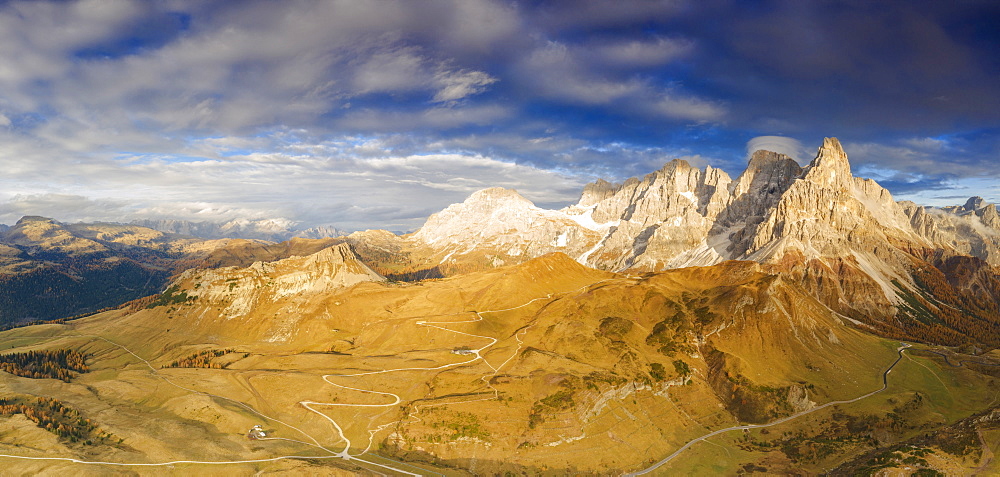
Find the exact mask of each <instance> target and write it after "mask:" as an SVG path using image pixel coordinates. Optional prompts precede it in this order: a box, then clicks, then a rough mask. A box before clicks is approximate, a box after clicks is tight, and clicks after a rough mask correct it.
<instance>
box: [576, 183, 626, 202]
mask: <svg viewBox="0 0 1000 477" xmlns="http://www.w3.org/2000/svg"><path fill="white" fill-rule="evenodd" d="M617 190H618V186H616V185H614V184H612V183H610V182H608V181H606V180H604V179H597V180H596V181H594V182H591V183H590V184H587V185H585V186H583V193H582V194H581V195H580V202H579V203H578V205H580V206H581V207H590V206H592V205H594V204H596V203H598V202H600V201H602V200H604V199H607V198H608V197H611V196H613V195H615V191H617Z"/></svg>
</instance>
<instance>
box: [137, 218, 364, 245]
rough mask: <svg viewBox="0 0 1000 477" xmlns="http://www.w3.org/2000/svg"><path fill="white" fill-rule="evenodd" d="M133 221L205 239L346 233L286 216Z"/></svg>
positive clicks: (282, 238)
mask: <svg viewBox="0 0 1000 477" xmlns="http://www.w3.org/2000/svg"><path fill="white" fill-rule="evenodd" d="M132 225H139V226H142V227H148V228H151V229H153V230H159V231H160V232H166V233H172V234H178V235H186V236H190V237H198V238H204V239H221V238H239V239H252V240H267V241H271V242H283V241H285V240H289V239H291V238H308V239H321V238H328V237H339V236H341V235H346V234H347V232H345V231H343V230H339V229H337V228H335V227H331V226H319V227H310V228H306V229H298V228H295V222H292V221H289V220H285V219H258V220H249V219H234V220H230V221H228V222H207V221H206V222H192V221H188V220H170V219H164V220H150V219H145V220H134V221H132Z"/></svg>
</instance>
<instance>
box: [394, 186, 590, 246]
mask: <svg viewBox="0 0 1000 477" xmlns="http://www.w3.org/2000/svg"><path fill="white" fill-rule="evenodd" d="M577 219H580V217H577ZM598 238H599V236H598V233H597V232H596V231H594V230H591V229H589V228H587V227H584V226H581V225H580V224H579V223H578V222H577V221H576V220H574V218H573V217H572V216H570V215H568V214H566V213H563V212H559V211H551V210H544V209H540V208H538V207H536V206H535V204H533V203H532V202H531V201H530V200H528V199H525V198H524V197H522V196H521V195H520V194H518V193H517V191H515V190H512V189H504V188H500V187H494V188H491V189H484V190H481V191H478V192H476V193H474V194H472V195H471V196H470V197H469V198H468V199H466V201H465V202H462V203H460V204H452V205H450V206H448V207H447V208H446V209H444V210H443V211H441V212H438V213H436V214H434V215H431V217H430V218H429V219H427V222H426V223H425V224H424V226H423V227H421V228H420V230H418V231H417V232H415V233H414V234H413V235H412V236H411V237H410V240H412V241H414V242H416V243H418V244H422V245H425V246H430V247H432V248H434V249H435V250H438V251H439V252H440V255H442V261H444V260H448V259H452V258H455V259H458V258H460V257H461V256H463V255H469V254H476V255H488V256H489V257H492V260H493V262H492V263H494V264H496V265H502V264H504V263H509V261H510V260H512V259H513V260H514V261H523V260H528V259H530V258H533V257H538V256H541V255H545V254H547V253H552V252H564V253H567V254H569V255H573V254H576V255H579V254H582V253H583V252H584V250H585V249H586V248H587V247H590V246H592V245H593V243H595V242H596V241H597V240H598Z"/></svg>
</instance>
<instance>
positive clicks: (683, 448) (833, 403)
mask: <svg viewBox="0 0 1000 477" xmlns="http://www.w3.org/2000/svg"><path fill="white" fill-rule="evenodd" d="M909 347H910V344H909V343H903V344H902V346H900V347H899V348H896V352H897V353H898V354H899V356H898V357H896V360H895V361H893V362H892V364H891V365H889V367H888V368H887V369H886V370H885V372H883V373H882V387H881V388H880V389H877V390H875V391H872V392H870V393H868V394H865V395H863V396H858V397H856V398H854V399H848V400H846V401H830V402H828V403H826V404H823V405H820V406H816V407H814V408H812V409H809V410H806V411H802V412H799V413H795V414H792V415H790V416H787V417H783V418H781V419H778V420H776V421H771V422H769V423H767V424H745V425H742V426H732V427H727V428H725V429H718V430H715V431H712V432H709V433H708V434H705V435H703V436H701V437H696V438H694V439H691V440H690V441H688V442H687V443H686V444H684V445H683V446H681V448H680V449H677V450H676V451H674V453H673V454H670V455H668V456H666V457H664V458H663V459H662V460H660V461H659V462H657V463H655V464H653V465H651V466H649V467H647V468H645V469H643V470H640V471H637V472H631V473H628V474H625V476H626V477H631V476H636V475H643V474H648V473H650V472H652V471H654V470H656V469H658V468H660V467H661V466H663V465H664V464H666V463H667V462H670V461H671V460H673V459H674V458H675V457H677V456H679V455H681V453H683V452H684V451H686V450H688V449H689V448H690V447H691V446H693V445H695V444H697V443H698V442H701V441H704V440H705V439H709V438H711V437H715V436H717V435H719V434H723V433H726V432H729V431H739V430H747V429H761V428H765V427H771V426H777V425H779V424H784V423H786V422H788V421H791V420H793V419H798V418H800V417H802V416H805V415H808V414H812V413H814V412H816V411H819V410H822V409H826V408H828V407H830V406H836V405H839V404H850V403H853V402H858V401H860V400H862V399H865V398H868V397H871V396H874V395H876V394H878V393H880V392H882V391H885V390H886V389H888V388H889V373H890V372H891V371H892V368H895V367H896V365H897V364H899V361H900V360H901V359H903V351H905V350H906V349H907V348H909Z"/></svg>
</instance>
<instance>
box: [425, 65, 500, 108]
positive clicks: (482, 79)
mask: <svg viewBox="0 0 1000 477" xmlns="http://www.w3.org/2000/svg"><path fill="white" fill-rule="evenodd" d="M434 81H435V83H437V85H438V86H439V87H440V88H441V89H440V90H439V91H438V92H437V94H435V95H434V101H436V102H446V101H455V100H459V99H462V98H464V97H466V96H471V95H474V94H478V93H481V92H483V90H485V89H486V86H487V85H489V84H492V83H495V82H496V81H497V79H496V78H494V77H492V76H490V75H488V74H486V73H483V72H482V71H451V72H442V73H438V74H437V75H435V77H434Z"/></svg>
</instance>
